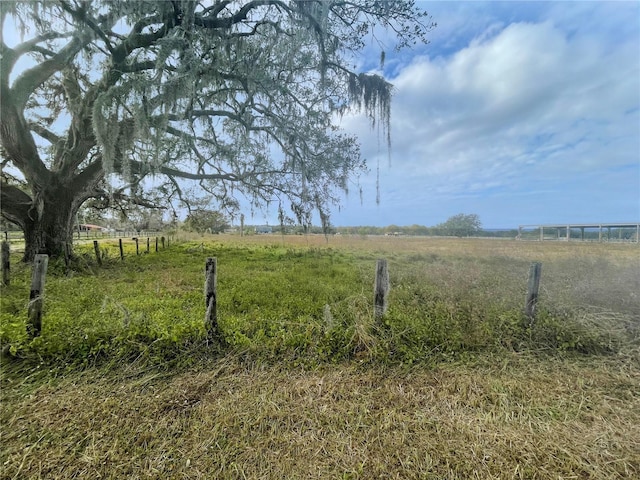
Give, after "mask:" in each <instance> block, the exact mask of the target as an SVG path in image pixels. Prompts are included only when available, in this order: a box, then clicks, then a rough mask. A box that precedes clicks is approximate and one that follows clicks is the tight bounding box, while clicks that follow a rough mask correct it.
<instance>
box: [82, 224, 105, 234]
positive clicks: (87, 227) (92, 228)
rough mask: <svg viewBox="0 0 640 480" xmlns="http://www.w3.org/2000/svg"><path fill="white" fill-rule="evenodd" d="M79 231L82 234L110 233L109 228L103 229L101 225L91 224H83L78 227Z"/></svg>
mask: <svg viewBox="0 0 640 480" xmlns="http://www.w3.org/2000/svg"><path fill="white" fill-rule="evenodd" d="M78 231H80V232H108V231H109V229H108V228H107V227H101V226H100V225H92V224H90V223H81V224H80V225H78Z"/></svg>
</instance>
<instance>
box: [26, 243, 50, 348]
mask: <svg viewBox="0 0 640 480" xmlns="http://www.w3.org/2000/svg"><path fill="white" fill-rule="evenodd" d="M48 265H49V256H48V255H40V254H39V255H36V257H35V259H34V261H33V271H32V273H31V291H30V292H29V309H28V311H29V313H28V315H29V321H28V322H27V335H28V336H29V338H35V337H37V336H39V335H40V331H41V330H42V296H43V295H44V280H45V277H46V275H47V266H48Z"/></svg>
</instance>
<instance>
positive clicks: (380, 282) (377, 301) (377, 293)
mask: <svg viewBox="0 0 640 480" xmlns="http://www.w3.org/2000/svg"><path fill="white" fill-rule="evenodd" d="M388 295H389V270H388V269H387V260H386V259H384V258H380V259H378V262H377V263H376V283H375V287H374V316H375V319H376V320H378V321H379V320H381V319H382V316H383V315H384V314H385V313H386V311H387V308H388V306H389V305H388V303H387V298H388Z"/></svg>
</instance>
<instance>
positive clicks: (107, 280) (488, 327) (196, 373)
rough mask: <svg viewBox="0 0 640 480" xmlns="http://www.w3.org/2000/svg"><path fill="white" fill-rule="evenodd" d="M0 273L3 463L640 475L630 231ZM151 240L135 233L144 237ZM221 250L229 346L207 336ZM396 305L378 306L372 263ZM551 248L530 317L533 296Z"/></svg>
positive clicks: (639, 282) (169, 255) (229, 470)
mask: <svg viewBox="0 0 640 480" xmlns="http://www.w3.org/2000/svg"><path fill="white" fill-rule="evenodd" d="M100 248H101V252H102V265H98V264H97V261H96V258H95V256H94V252H93V245H79V246H77V249H76V250H77V251H76V253H78V257H77V259H75V260H74V263H73V265H72V266H71V268H68V267H67V266H65V265H64V263H61V262H60V263H59V262H55V261H52V262H51V263H50V264H49V269H48V273H47V278H46V287H45V293H44V310H43V318H42V333H41V335H40V336H39V337H37V338H35V339H33V340H31V339H29V338H28V337H27V333H26V320H27V307H28V303H29V289H30V281H31V268H30V266H27V265H24V264H21V263H20V262H19V255H18V254H17V253H14V255H13V256H12V258H11V260H12V264H11V282H10V284H9V285H8V286H2V290H1V291H0V293H1V295H2V304H1V309H0V340H1V341H2V345H3V347H6V350H7V351H8V354H7V355H5V357H6V358H4V359H3V361H2V378H1V381H2V385H1V386H2V389H1V393H0V399H1V405H0V426H1V436H2V438H1V447H0V448H1V453H0V478H2V479H22V478H25V479H30V478H55V479H64V478H87V479H88V478H91V479H94V478H113V479H119V478H132V479H134V478H140V479H142V478H158V479H161V478H162V479H164V478H176V479H178V478H179V479H199V478H202V479H208V478H234V479H235V478H265V479H283V478H305V479H307V478H309V479H312V478H318V479H319V478H343V479H356V478H362V479H368V478H398V479H405V478H416V479H417V478H433V479H467V478H478V479H490V478H495V479H512V478H513V479H524V478H527V479H560V478H561V479H573V478H578V479H586V478H589V479H620V478H630V479H631V478H638V477H640V293H638V292H640V248H639V247H638V245H637V244H622V243H620V244H599V243H581V242H569V243H567V242H543V243H540V242H518V241H514V240H487V239H452V238H418V237H373V236H372V237H365V236H347V235H343V236H332V237H329V238H325V237H323V236H279V235H263V236H246V237H243V238H240V237H238V236H231V235H220V236H204V237H191V238H180V237H174V238H172V242H171V244H170V245H169V246H167V248H165V249H160V250H159V251H158V252H155V251H154V249H153V248H152V249H151V253H148V254H146V253H144V252H142V251H141V255H136V252H135V247H134V246H133V244H132V243H131V242H130V241H129V242H127V243H126V244H125V252H124V253H125V259H124V261H121V259H120V254H119V249H118V244H117V242H116V241H107V240H104V241H101V242H100ZM141 250H144V249H141ZM207 257H216V258H217V274H218V277H217V317H218V323H219V330H220V337H221V338H222V341H221V342H210V341H208V340H207V329H206V326H205V323H204V317H205V301H204V293H203V287H204V266H205V261H206V259H207ZM379 258H385V259H387V261H388V266H389V279H390V286H391V290H390V293H389V297H388V300H389V308H388V311H387V312H386V314H385V316H384V317H383V318H382V319H381V320H375V319H374V306H373V285H374V275H375V268H376V260H377V259H379ZM532 262H541V263H542V279H541V284H540V298H539V304H538V309H537V315H536V318H535V321H533V322H532V321H531V320H530V319H529V318H527V317H526V316H525V315H524V313H523V307H524V303H525V295H526V291H527V282H528V275H529V267H530V264H531V263H532Z"/></svg>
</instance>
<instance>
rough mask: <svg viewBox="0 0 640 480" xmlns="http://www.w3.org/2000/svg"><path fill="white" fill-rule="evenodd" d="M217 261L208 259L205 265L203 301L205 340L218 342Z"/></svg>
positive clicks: (212, 258) (211, 258)
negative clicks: (205, 328)
mask: <svg viewBox="0 0 640 480" xmlns="http://www.w3.org/2000/svg"><path fill="white" fill-rule="evenodd" d="M217 277H218V259H217V258H215V257H208V258H207V263H206V265H205V281H204V300H205V306H206V308H207V313H206V315H205V325H206V327H207V338H208V339H210V340H219V336H220V332H219V331H218V313H217V303H218V292H217V284H218V278H217Z"/></svg>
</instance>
